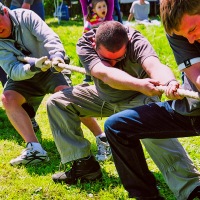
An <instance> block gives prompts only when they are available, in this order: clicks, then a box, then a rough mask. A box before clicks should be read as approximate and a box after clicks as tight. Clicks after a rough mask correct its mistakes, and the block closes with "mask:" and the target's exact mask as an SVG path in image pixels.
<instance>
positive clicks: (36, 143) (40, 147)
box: [31, 142, 43, 150]
mask: <svg viewBox="0 0 200 200" xmlns="http://www.w3.org/2000/svg"><path fill="white" fill-rule="evenodd" d="M31 144H32V145H33V148H34V149H38V150H39V149H41V150H42V149H43V148H42V146H41V144H40V143H39V142H31Z"/></svg>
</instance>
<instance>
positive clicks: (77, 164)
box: [52, 155, 102, 184]
mask: <svg viewBox="0 0 200 200" xmlns="http://www.w3.org/2000/svg"><path fill="white" fill-rule="evenodd" d="M101 177H102V172H101V168H100V165H99V163H98V162H97V161H96V160H95V158H94V156H92V155H91V156H89V157H86V158H82V159H79V160H75V161H74V163H73V165H72V168H71V169H70V170H69V171H67V172H59V173H57V174H54V175H53V176H52V179H53V181H54V182H65V183H67V184H76V183H77V181H78V180H80V181H81V182H85V181H95V180H98V179H101Z"/></svg>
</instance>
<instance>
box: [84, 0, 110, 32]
mask: <svg viewBox="0 0 200 200" xmlns="http://www.w3.org/2000/svg"><path fill="white" fill-rule="evenodd" d="M107 11H108V7H107V2H106V1H105V0H92V2H91V5H89V6H88V15H87V18H86V22H85V24H84V31H83V32H84V33H86V32H88V31H89V30H91V29H93V28H97V27H98V26H99V25H100V24H101V23H102V22H104V21H105V17H106V14H107Z"/></svg>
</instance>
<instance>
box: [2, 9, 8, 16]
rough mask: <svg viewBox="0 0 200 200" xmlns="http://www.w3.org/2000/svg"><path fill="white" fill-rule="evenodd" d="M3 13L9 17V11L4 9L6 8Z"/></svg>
mask: <svg viewBox="0 0 200 200" xmlns="http://www.w3.org/2000/svg"><path fill="white" fill-rule="evenodd" d="M3 13H4V14H5V15H9V13H8V9H7V8H5V7H4V8H3Z"/></svg>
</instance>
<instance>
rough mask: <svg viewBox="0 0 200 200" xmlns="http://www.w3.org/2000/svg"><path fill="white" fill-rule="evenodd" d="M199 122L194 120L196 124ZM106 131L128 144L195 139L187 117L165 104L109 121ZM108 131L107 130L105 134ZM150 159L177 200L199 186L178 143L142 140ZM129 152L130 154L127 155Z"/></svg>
mask: <svg viewBox="0 0 200 200" xmlns="http://www.w3.org/2000/svg"><path fill="white" fill-rule="evenodd" d="M199 122H200V119H199V118H198V119H196V122H195V123H196V124H197V123H199ZM107 123H109V129H111V131H113V130H114V131H116V132H117V133H118V135H121V137H123V138H127V140H132V139H133V140H137V139H143V138H168V137H181V136H195V135H198V131H199V130H197V129H195V128H194V127H193V126H192V123H191V121H190V118H189V117H184V116H182V115H179V114H178V113H175V112H174V111H173V110H172V109H171V108H170V106H169V105H168V104H167V103H157V104H149V105H145V106H142V107H137V108H135V109H128V110H125V111H122V112H120V113H118V114H115V115H113V116H111V117H110V118H109V119H108V122H107ZM107 131H109V130H107ZM142 141H143V143H144V145H145V147H146V149H147V151H148V152H149V154H150V156H152V158H153V160H154V162H155V163H156V165H157V166H158V168H159V169H160V170H161V172H162V173H163V175H164V178H165V180H166V182H167V184H168V185H169V187H170V189H171V190H172V191H173V192H174V194H175V196H176V197H177V198H178V199H181V200H183V199H187V197H188V196H189V195H190V193H191V192H192V191H193V190H194V189H195V188H196V187H197V186H198V185H200V181H199V180H200V174H199V172H198V171H197V170H196V168H195V167H194V165H193V163H192V161H191V160H190V158H189V157H188V155H187V153H186V152H185V150H184V149H183V147H182V146H181V144H180V143H179V142H178V140H177V139H143V140H142ZM127 152H129V151H127Z"/></svg>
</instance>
